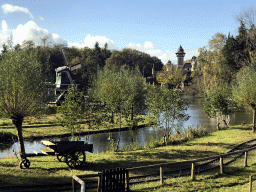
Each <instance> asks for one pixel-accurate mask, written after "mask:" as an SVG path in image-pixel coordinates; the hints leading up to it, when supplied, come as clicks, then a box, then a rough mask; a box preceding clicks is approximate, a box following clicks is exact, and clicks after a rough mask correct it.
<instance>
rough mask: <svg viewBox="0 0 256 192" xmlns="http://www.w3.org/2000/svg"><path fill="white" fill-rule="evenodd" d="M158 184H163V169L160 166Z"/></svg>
mask: <svg viewBox="0 0 256 192" xmlns="http://www.w3.org/2000/svg"><path fill="white" fill-rule="evenodd" d="M160 185H163V169H162V167H160Z"/></svg>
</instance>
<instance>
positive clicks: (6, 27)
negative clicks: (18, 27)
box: [2, 20, 9, 35]
mask: <svg viewBox="0 0 256 192" xmlns="http://www.w3.org/2000/svg"><path fill="white" fill-rule="evenodd" d="M8 31H9V30H8V25H7V23H6V21H5V20H3V21H2V33H3V34H4V35H7V34H8Z"/></svg>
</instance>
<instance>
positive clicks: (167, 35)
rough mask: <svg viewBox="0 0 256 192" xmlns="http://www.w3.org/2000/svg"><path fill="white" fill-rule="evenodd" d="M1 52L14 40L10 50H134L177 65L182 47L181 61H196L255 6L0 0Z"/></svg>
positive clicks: (162, 0) (237, 0)
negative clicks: (28, 44) (30, 45)
mask: <svg viewBox="0 0 256 192" xmlns="http://www.w3.org/2000/svg"><path fill="white" fill-rule="evenodd" d="M0 6H1V8H0V22H1V23H0V50H1V49H2V45H3V44H4V43H6V42H7V40H8V37H9V38H10V37H12V42H13V44H14V45H16V44H18V43H19V44H22V42H23V41H24V40H33V41H34V42H35V45H42V41H41V38H44V37H48V38H49V39H48V41H47V43H48V45H53V44H55V43H64V44H66V45H67V46H69V47H72V46H74V47H77V48H83V47H85V46H87V47H89V48H93V47H94V44H95V42H96V41H98V42H99V45H100V46H101V47H103V46H104V44H105V43H108V48H109V49H116V50H122V49H123V48H134V49H137V50H139V51H143V52H145V53H148V54H149V55H151V56H157V57H158V58H159V59H161V61H162V62H163V63H164V64H166V63H167V61H168V60H171V62H172V63H174V64H176V63H177V57H176V54H175V53H176V52H177V49H178V48H179V46H180V45H182V47H183V49H184V50H185V53H186V55H185V58H184V59H185V60H188V59H191V58H192V56H198V54H199V53H198V48H200V47H204V46H207V44H208V41H209V40H210V39H211V38H212V36H213V35H214V34H216V33H217V32H221V33H224V34H225V35H228V33H229V32H230V33H231V34H233V35H236V34H237V29H238V27H239V23H238V22H237V21H236V19H235V15H236V14H239V13H240V12H241V11H242V10H243V9H248V8H250V7H251V6H254V7H256V1H254V0H246V1H241V0H232V1H231V0H222V1H221V0H215V1H199V0H194V1H191V0H183V1H173V0H157V1H156V0H84V1H82V0H81V1H72V0H8V1H6V0H1V2H0Z"/></svg>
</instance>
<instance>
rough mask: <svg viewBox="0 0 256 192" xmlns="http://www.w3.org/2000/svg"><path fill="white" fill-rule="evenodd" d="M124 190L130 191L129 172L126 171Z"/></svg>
mask: <svg viewBox="0 0 256 192" xmlns="http://www.w3.org/2000/svg"><path fill="white" fill-rule="evenodd" d="M126 189H127V191H130V188H129V171H128V170H126Z"/></svg>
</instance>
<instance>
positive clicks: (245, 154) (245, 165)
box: [244, 151, 248, 167]
mask: <svg viewBox="0 0 256 192" xmlns="http://www.w3.org/2000/svg"><path fill="white" fill-rule="evenodd" d="M247 155H248V151H246V152H244V167H247Z"/></svg>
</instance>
